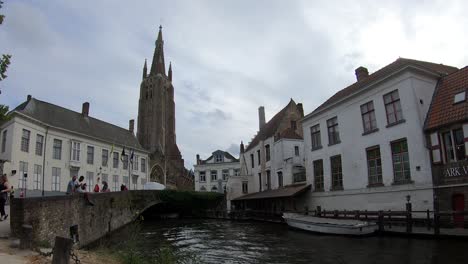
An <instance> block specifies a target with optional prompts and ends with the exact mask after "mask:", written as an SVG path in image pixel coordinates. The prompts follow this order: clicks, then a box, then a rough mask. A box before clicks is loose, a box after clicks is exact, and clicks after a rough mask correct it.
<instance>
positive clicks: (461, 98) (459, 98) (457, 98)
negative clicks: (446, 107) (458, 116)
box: [453, 91, 466, 104]
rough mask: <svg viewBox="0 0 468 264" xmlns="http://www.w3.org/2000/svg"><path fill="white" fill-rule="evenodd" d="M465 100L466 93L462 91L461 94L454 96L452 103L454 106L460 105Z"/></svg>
mask: <svg viewBox="0 0 468 264" xmlns="http://www.w3.org/2000/svg"><path fill="white" fill-rule="evenodd" d="M465 100H466V92H465V91H463V92H461V93H457V94H455V96H454V98H453V103H454V104H456V103H461V102H464V101H465Z"/></svg>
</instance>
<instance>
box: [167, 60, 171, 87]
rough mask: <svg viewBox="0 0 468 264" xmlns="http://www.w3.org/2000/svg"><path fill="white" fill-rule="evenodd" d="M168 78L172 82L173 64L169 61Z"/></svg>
mask: <svg viewBox="0 0 468 264" xmlns="http://www.w3.org/2000/svg"><path fill="white" fill-rule="evenodd" d="M167 78H168V79H169V81H171V82H172V64H171V62H169V71H168V72H167Z"/></svg>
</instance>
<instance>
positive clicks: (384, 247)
mask: <svg viewBox="0 0 468 264" xmlns="http://www.w3.org/2000/svg"><path fill="white" fill-rule="evenodd" d="M130 229H131V230H130ZM135 230H136V231H135ZM125 232H132V233H134V234H133V235H136V236H137V238H138V239H137V240H138V250H140V251H141V252H143V253H144V254H145V255H146V256H147V257H148V258H151V256H152V255H153V254H156V252H157V249H158V248H160V247H170V248H172V249H173V250H175V251H179V252H185V253H189V254H191V255H195V256H197V258H198V259H199V260H200V262H201V263H333V264H337V263H338V264H340V263H356V264H358V263H359V264H367V263H379V264H382V263H392V264H395V263H396V264H406V263H412V264H413V263H414V264H418V263H421V264H422V263H431V264H436V263H440V264H451V263H468V242H466V241H462V240H449V239H444V240H431V239H414V238H413V239H410V238H401V237H377V236H374V237H366V238H355V237H341V236H327V235H317V234H312V233H308V232H303V231H299V230H293V229H290V228H288V226H286V225H281V224H273V223H263V222H247V221H246V222H238V221H226V220H196V219H195V220H194V219H185V220H165V221H154V222H153V221H151V222H143V223H141V224H140V226H139V228H138V229H134V227H128V228H127V229H123V230H120V231H119V232H116V233H114V234H113V235H112V236H111V238H110V240H109V241H110V243H112V244H113V245H114V246H118V247H119V248H122V246H123V247H125V245H122V244H125V243H126V241H127V240H128V239H127V238H126V236H128V234H125Z"/></svg>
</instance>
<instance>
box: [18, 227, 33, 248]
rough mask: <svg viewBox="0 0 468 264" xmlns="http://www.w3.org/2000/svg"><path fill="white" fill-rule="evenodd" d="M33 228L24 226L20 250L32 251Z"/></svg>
mask: <svg viewBox="0 0 468 264" xmlns="http://www.w3.org/2000/svg"><path fill="white" fill-rule="evenodd" d="M32 229H33V228H32V226H31V225H23V226H22V232H21V238H20V248H21V249H32V233H33V230H32Z"/></svg>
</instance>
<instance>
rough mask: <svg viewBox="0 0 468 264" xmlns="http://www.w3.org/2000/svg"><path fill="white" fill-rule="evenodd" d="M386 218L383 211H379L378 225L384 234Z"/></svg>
mask: <svg viewBox="0 0 468 264" xmlns="http://www.w3.org/2000/svg"><path fill="white" fill-rule="evenodd" d="M383 222H384V216H383V211H379V218H378V224H379V231H380V232H383V231H384V225H383Z"/></svg>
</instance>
